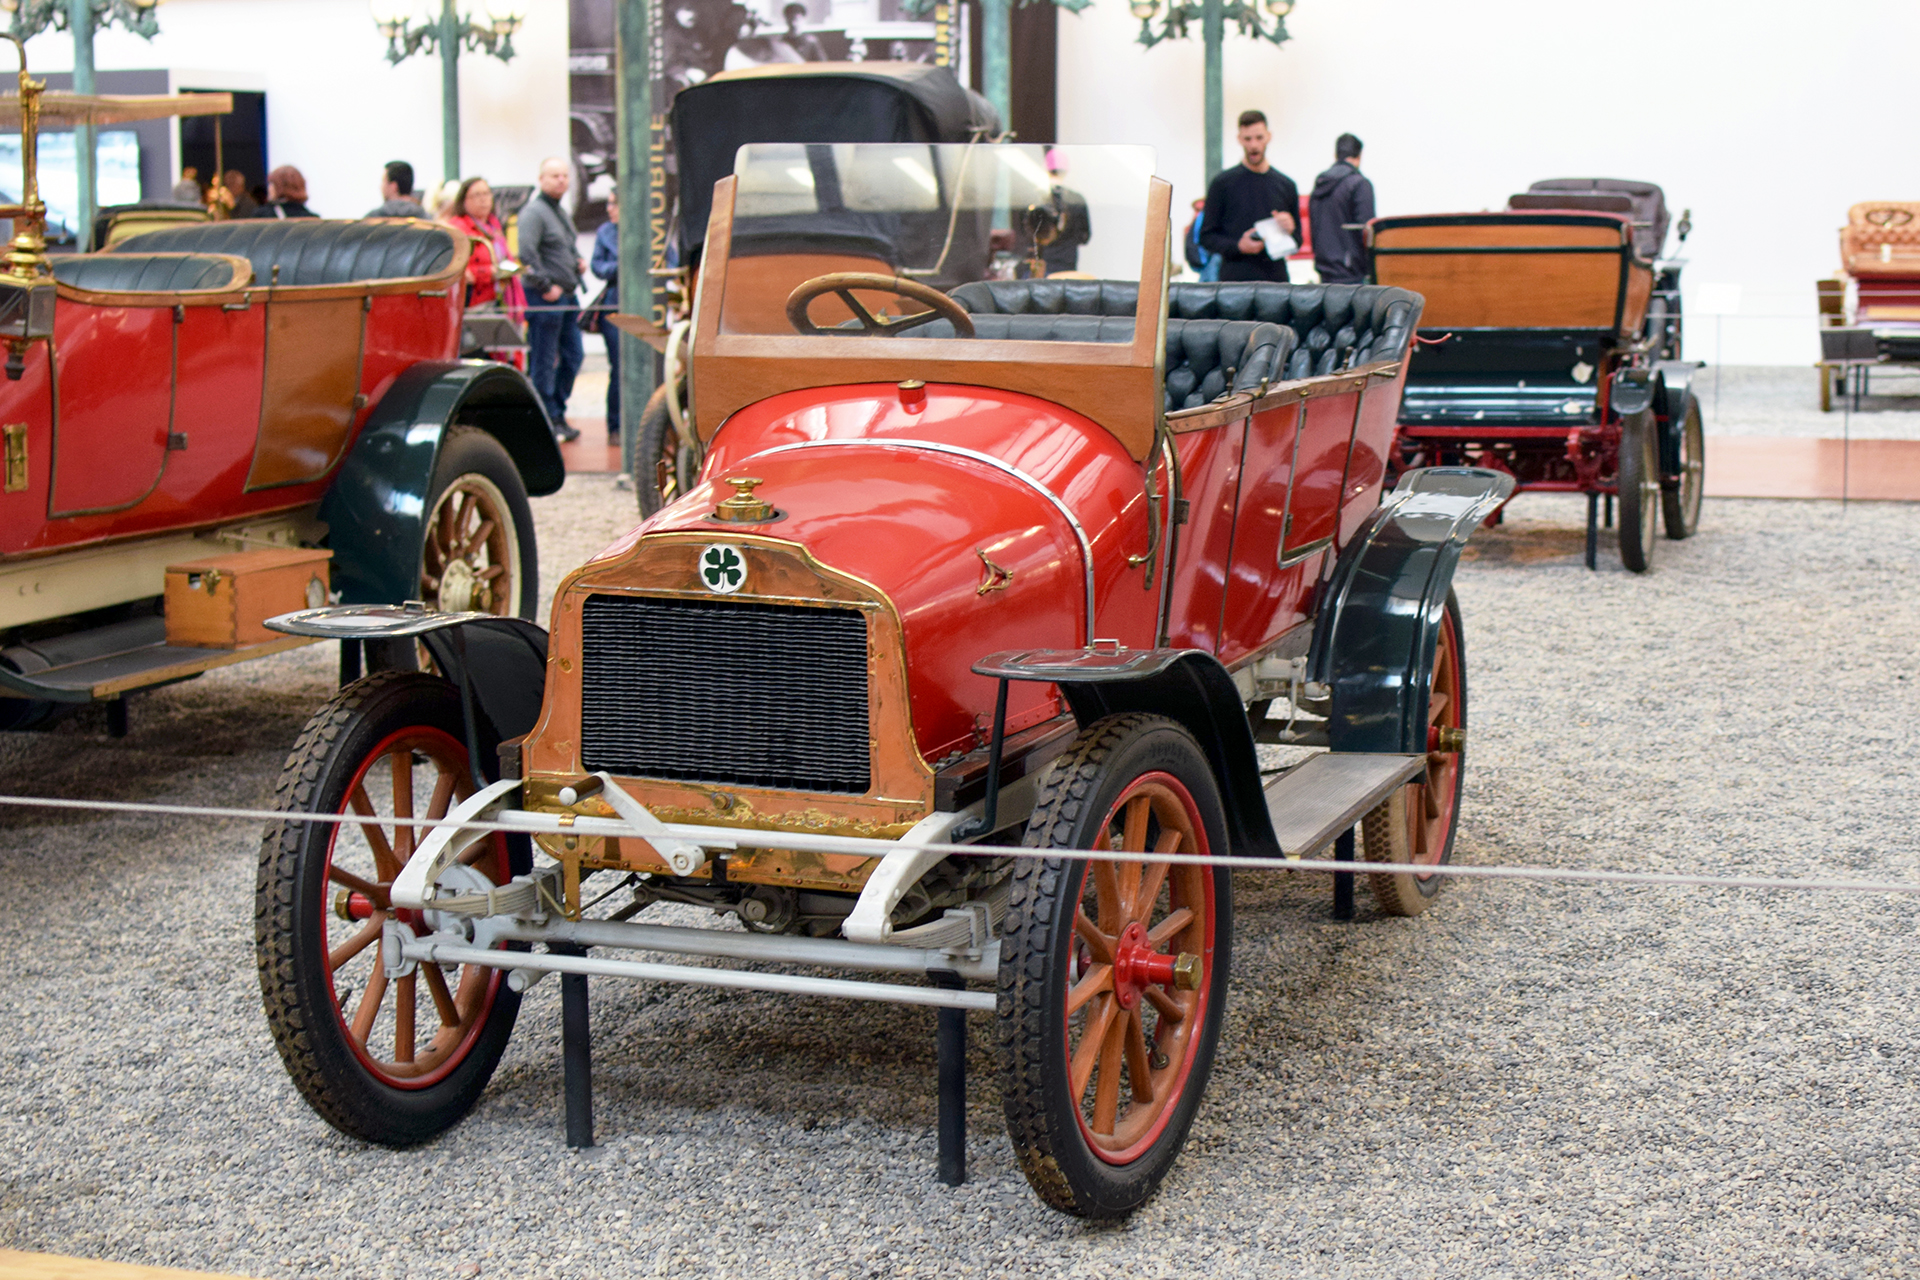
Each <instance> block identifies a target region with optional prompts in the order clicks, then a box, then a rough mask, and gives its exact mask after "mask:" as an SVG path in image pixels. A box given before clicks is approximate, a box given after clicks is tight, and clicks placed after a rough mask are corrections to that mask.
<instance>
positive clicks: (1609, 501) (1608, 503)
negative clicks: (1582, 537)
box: [1601, 493, 1613, 529]
mask: <svg viewBox="0 0 1920 1280" xmlns="http://www.w3.org/2000/svg"><path fill="white" fill-rule="evenodd" d="M1604 497H1605V502H1604V504H1603V505H1604V506H1605V508H1606V515H1605V516H1604V517H1603V519H1602V521H1601V523H1602V524H1604V525H1605V526H1606V527H1607V528H1609V529H1611V528H1613V495H1612V494H1610V493H1609V494H1606V495H1604Z"/></svg>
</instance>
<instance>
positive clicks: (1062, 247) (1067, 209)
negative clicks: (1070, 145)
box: [1040, 147, 1093, 276]
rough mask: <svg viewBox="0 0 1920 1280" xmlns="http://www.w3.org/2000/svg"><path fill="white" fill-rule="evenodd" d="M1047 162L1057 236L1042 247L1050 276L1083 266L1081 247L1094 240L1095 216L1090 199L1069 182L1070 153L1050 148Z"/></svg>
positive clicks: (1051, 206) (1041, 254)
mask: <svg viewBox="0 0 1920 1280" xmlns="http://www.w3.org/2000/svg"><path fill="white" fill-rule="evenodd" d="M1046 162H1047V177H1048V178H1049V179H1050V180H1051V185H1050V186H1049V187H1048V189H1047V201H1048V206H1049V207H1050V208H1051V210H1052V213H1053V223H1054V229H1055V235H1054V237H1053V240H1052V242H1051V243H1049V244H1046V245H1043V246H1042V247H1041V249H1040V261H1041V262H1043V263H1045V264H1046V269H1047V274H1048V275H1050V276H1056V275H1059V274H1061V273H1062V272H1065V271H1078V270H1079V269H1080V246H1081V245H1083V244H1085V243H1087V241H1089V240H1091V239H1093V215H1092V214H1091V213H1090V212H1089V211H1088V209H1087V198H1086V197H1085V196H1083V195H1081V194H1080V193H1079V192H1078V191H1075V190H1074V189H1073V188H1072V187H1070V186H1068V185H1067V184H1066V177H1067V153H1066V152H1065V151H1062V150H1061V149H1060V148H1059V147H1048V148H1047V152H1046Z"/></svg>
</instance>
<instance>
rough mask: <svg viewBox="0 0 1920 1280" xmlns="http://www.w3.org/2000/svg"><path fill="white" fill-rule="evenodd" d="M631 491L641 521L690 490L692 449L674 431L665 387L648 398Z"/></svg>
mask: <svg viewBox="0 0 1920 1280" xmlns="http://www.w3.org/2000/svg"><path fill="white" fill-rule="evenodd" d="M635 448H636V452H635V454H634V471H633V489H634V493H635V494H636V495H637V496H638V498H639V500H640V516H641V518H642V519H645V518H646V517H648V516H650V515H653V514H654V513H655V512H657V511H659V510H660V508H662V507H664V506H666V505H667V504H668V503H670V502H672V501H673V500H674V499H675V498H678V497H679V496H680V495H681V494H683V493H685V492H686V491H687V490H689V489H691V488H692V487H693V482H694V472H695V471H696V470H697V469H698V468H696V467H695V466H694V462H693V450H692V449H689V448H688V447H687V446H686V445H685V444H684V443H682V441H681V439H680V433H679V432H678V431H676V430H674V427H673V417H672V415H671V414H669V413H668V412H667V388H666V387H665V386H659V387H655V388H654V390H653V394H652V395H651V396H649V397H647V409H646V412H645V413H643V414H642V415H641V417H640V437H639V441H638V444H637V445H636V446H635Z"/></svg>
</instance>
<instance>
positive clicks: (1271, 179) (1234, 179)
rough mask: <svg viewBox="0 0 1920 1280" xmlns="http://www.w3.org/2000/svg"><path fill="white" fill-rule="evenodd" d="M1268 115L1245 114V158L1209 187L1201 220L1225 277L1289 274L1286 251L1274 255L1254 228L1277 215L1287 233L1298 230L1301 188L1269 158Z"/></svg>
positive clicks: (1204, 243)
mask: <svg viewBox="0 0 1920 1280" xmlns="http://www.w3.org/2000/svg"><path fill="white" fill-rule="evenodd" d="M1271 139H1272V135H1271V134H1270V133H1268V131H1267V117H1266V116H1265V115H1263V114H1262V113H1260V112H1258V111H1242V112H1241V113H1240V151H1241V156H1242V159H1241V162H1240V163H1239V164H1237V165H1235V166H1233V168H1231V169H1227V170H1224V171H1223V172H1221V173H1220V174H1219V175H1218V176H1217V177H1215V178H1214V180H1213V181H1212V182H1211V183H1209V184H1208V186H1207V211H1206V214H1205V216H1204V217H1203V218H1202V219H1201V221H1200V247H1201V248H1203V249H1205V250H1206V251H1207V252H1208V253H1216V254H1219V255H1220V279H1221V280H1223V281H1227V280H1276V281H1282V282H1284V281H1285V280H1286V278H1287V259H1286V255H1285V254H1281V255H1280V256H1278V257H1275V256H1273V255H1272V254H1271V253H1270V252H1269V250H1268V243H1267V241H1266V239H1264V238H1263V237H1262V236H1261V235H1260V234H1259V233H1258V232H1257V231H1255V230H1254V227H1255V226H1256V225H1257V224H1259V223H1262V222H1265V221H1266V220H1267V219H1269V218H1271V219H1273V221H1274V223H1276V224H1277V225H1278V227H1279V229H1280V230H1281V231H1283V232H1285V233H1286V234H1287V235H1289V236H1291V235H1295V234H1296V232H1297V228H1296V223H1297V222H1298V219H1297V217H1296V216H1295V215H1296V213H1297V211H1298V210H1299V208H1300V189H1299V188H1298V187H1296V186H1294V185H1293V179H1292V178H1289V177H1288V176H1287V175H1286V174H1284V173H1281V172H1280V171H1279V170H1278V169H1276V168H1274V167H1273V166H1272V165H1271V164H1270V163H1268V161H1267V143H1268V142H1269V141H1271Z"/></svg>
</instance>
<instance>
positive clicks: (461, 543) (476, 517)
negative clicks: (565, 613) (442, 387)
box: [420, 427, 540, 618]
mask: <svg viewBox="0 0 1920 1280" xmlns="http://www.w3.org/2000/svg"><path fill="white" fill-rule="evenodd" d="M431 492H432V500H431V501H430V502H429V503H428V505H427V521H426V537H425V540H424V541H423V543H422V545H421V548H420V598H421V599H422V600H425V601H426V602H427V603H428V604H429V605H431V606H432V607H434V608H436V609H442V610H445V611H447V612H449V613H465V612H468V611H472V612H475V613H491V614H497V615H500V616H503V617H504V616H514V615H518V616H519V617H523V618H530V617H532V616H533V613H534V610H535V608H536V607H537V605H538V603H539V597H540V591H539V586H540V584H539V559H538V556H537V554H536V552H535V549H534V548H535V544H534V535H533V511H532V508H531V507H530V506H528V504H527V490H526V485H525V484H524V483H523V482H522V480H521V479H520V472H519V469H518V468H516V467H515V466H514V465H513V459H511V458H509V457H508V456H507V451H506V450H505V449H504V448H503V447H502V446H501V444H500V442H499V441H498V440H495V439H494V438H493V437H492V436H490V435H488V434H487V433H486V432H484V431H480V430H477V429H475V428H472V427H455V428H454V429H453V430H452V431H450V432H448V434H447V437H446V439H445V440H444V441H442V443H441V446H440V458H439V461H438V462H437V463H436V464H435V467H434V482H433V486H432V491H431Z"/></svg>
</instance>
